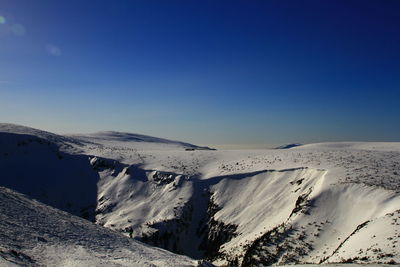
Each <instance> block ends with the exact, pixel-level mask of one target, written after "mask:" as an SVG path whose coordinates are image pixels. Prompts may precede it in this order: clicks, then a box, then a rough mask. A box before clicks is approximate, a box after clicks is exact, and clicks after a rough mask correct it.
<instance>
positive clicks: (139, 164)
mask: <svg viewBox="0 0 400 267" xmlns="http://www.w3.org/2000/svg"><path fill="white" fill-rule="evenodd" d="M3 127H5V126H3ZM18 127H19V128H18V131H17V132H18V135H17V136H19V137H18V138H25V137H24V136H25V135H33V136H35V133H34V132H33V130H31V129H30V128H27V129H26V130H25V132H24V130H23V127H21V126H18ZM5 128H7V129H8V130H7V131H6V132H7V134H8V135H10V134H13V131H12V126H9V125H8V126H7V127H5ZM1 129H2V127H1V125H0V133H1V132H2V130H1ZM36 131H37V130H36ZM39 133H40V132H39ZM21 134H24V135H23V136H22V137H21ZM4 138H5V137H4V136H3V137H2V138H0V142H1V140H2V139H4ZM12 138H16V137H15V134H14V135H13V137H12ZM40 138H42V139H44V140H47V141H48V142H49V143H51V144H54V145H55V146H56V148H57V149H56V150H55V151H56V153H55V155H57V153H63V154H62V156H63V159H66V158H68V159H70V160H69V161H68V164H67V165H64V164H65V163H60V162H62V161H63V159H57V160H58V161H60V162H58V163H57V161H56V160H55V159H52V157H53V156H50V155H52V154H51V153H53V154H54V151H53V150H49V149H47V150H46V149H44V148H41V150H38V148H37V147H36V146H35V145H33V144H31V143H29V145H28V146H17V145H16V143H15V141H13V140H14V139H10V140H11V141H9V142H8V141H7V142H4V143H6V144H7V146H6V147H8V150H11V151H13V152H12V153H10V154H8V155H7V156H6V157H4V158H1V154H0V166H1V171H2V173H3V174H4V173H6V174H7V177H8V178H7V179H8V180H7V179H5V178H3V177H6V176H2V177H1V178H0V185H4V181H8V184H7V186H8V187H11V188H14V189H16V190H19V188H18V187H17V185H18V183H19V181H23V182H21V184H26V181H25V180H24V179H26V178H25V176H24V172H23V171H15V169H16V168H17V167H16V166H17V164H18V162H20V161H19V160H20V159H23V161H24V162H29V161H32V162H37V161H39V162H40V160H38V159H37V158H36V157H35V156H34V155H35V154H37V151H39V152H40V151H41V152H40V153H42V154H39V155H42V156H43V155H46V157H47V158H48V160H50V161H49V162H52V166H55V167H54V169H53V170H54V172H51V173H50V172H48V171H47V169H48V166H47V165H46V164H44V163H39V164H37V163H35V164H31V165H33V166H34V167H32V166H31V165H29V164H28V165H27V166H30V167H29V170H30V171H29V173H30V177H31V180H32V179H33V180H36V179H39V180H40V179H42V180H41V181H43V182H42V184H43V185H46V184H47V185H48V187H47V188H48V189H49V190H50V189H51V188H53V187H54V186H55V184H57V182H54V183H53V184H52V183H51V182H49V180H52V179H60V183H63V182H62V181H64V180H68V179H70V180H71V181H75V179H76V181H82V183H83V184H85V183H87V184H88V185H87V186H86V188H92V190H93V188H95V189H94V192H95V201H94V202H95V204H94V206H92V209H87V208H86V209H85V207H86V206H87V205H86V204H83V202H81V201H80V199H85V198H77V197H75V195H74V190H75V189H74V187H70V186H65V185H64V186H63V187H62V188H63V189H64V192H65V194H66V195H71V196H74V198H76V199H79V201H78V202H75V203H76V205H75V206H77V207H78V206H79V207H80V208H81V209H82V208H83V211H86V212H87V211H88V210H89V211H90V212H93V214H95V216H93V219H94V220H95V222H96V223H97V224H100V225H104V226H105V227H106V228H111V229H114V230H116V231H120V232H122V233H125V235H126V234H127V230H128V229H129V228H132V229H133V235H134V237H135V238H136V239H139V240H142V241H143V242H146V243H148V244H151V245H155V246H158V247H162V248H166V249H168V250H170V251H173V252H177V253H180V254H186V255H189V256H191V257H194V258H197V259H201V258H206V259H208V260H210V261H212V262H213V263H214V264H216V265H225V264H229V263H232V264H236V265H242V266H260V265H261V266H265V265H270V264H293V263H334V262H358V263H396V262H397V263H400V257H399V255H400V247H399V243H398V242H399V241H400V214H399V211H400V143H366V142H361V143H360V142H358V143H355V142H353V143H348V142H347V143H321V144H310V145H303V146H298V147H293V148H290V149H270V150H238V151H232V150H231V151H212V150H198V149H197V148H195V146H191V145H188V144H185V143H179V142H175V141H165V140H164V139H157V138H152V137H145V136H140V135H131V134H126V133H115V132H111V133H110V132H106V133H99V134H92V135H74V136H70V137H66V139H63V138H55V137H54V136H53V137H51V138H53V139H51V140H49V138H46V135H43V133H41V135H40ZM18 140H19V139H18ZM20 141H21V140H19V141H18V142H20ZM34 143H35V142H34ZM50 147H52V145H50ZM192 148H195V149H196V150H194V151H192ZM0 149H2V148H1V147H0ZM13 149H14V150H13ZM24 149H25V150H24ZM42 150H43V151H45V152H43V151H42ZM24 151H25V152H24ZM49 151H50V152H49ZM51 151H53V152H51ZM7 153H8V152H7ZM39 158H40V157H39ZM54 158H57V157H56V156H54ZM1 162H3V163H1ZM10 162H12V163H13V164H11V163H10ZM70 162H74V163H70ZM78 162H79V164H81V165H79V164H78ZM1 164H3V165H1ZM67 166H70V168H69V169H70V170H69V171H67V172H66V171H65V170H67V169H68V168H67ZM87 168H89V169H90V171H89V170H87ZM58 169H60V170H61V171H59V172H58V171H57V170H58ZM84 170H85V171H84ZM81 171H83V172H82V173H81ZM78 172H79V173H81V174H82V176H77V175H76V174H75V173H78ZM40 173H45V174H46V175H44V176H45V177H47V178H46V179H44V178H40ZM58 173H59V174H60V175H57V174H58ZM92 175H94V177H93V179H91V178H90V177H91V176H92ZM77 177H80V178H77ZM29 188H30V187H29ZM38 188H41V187H38ZM55 188H56V187H55ZM56 189H57V188H56ZM36 191H37V188H36V189H35V190H33V191H32V192H26V191H24V193H27V194H30V195H32V196H34V197H35V198H38V199H39V200H41V201H45V202H46V201H47V202H46V203H49V204H51V205H53V206H57V205H58V207H59V208H63V209H64V210H67V211H70V210H68V206H67V207H64V206H62V205H61V204H57V203H55V204H54V203H51V199H46V198H44V197H43V196H42V195H40V194H39V196H38V195H37V192H36ZM39 192H40V191H39ZM90 192H92V191H90ZM35 194H36V195H35ZM79 195H82V196H83V194H82V193H79ZM90 199H91V200H93V197H91V198H90ZM61 202H62V201H61ZM75 214H79V213H75ZM79 215H81V216H82V214H79Z"/></svg>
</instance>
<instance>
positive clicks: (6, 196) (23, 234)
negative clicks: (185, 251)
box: [0, 187, 197, 266]
mask: <svg viewBox="0 0 400 267" xmlns="http://www.w3.org/2000/svg"><path fill="white" fill-rule="evenodd" d="M0 266H197V263H196V262H195V261H193V260H191V259H189V258H187V257H184V256H178V255H175V254H172V253H170V252H167V251H164V250H162V249H158V248H152V247H149V246H147V245H144V244H141V243H139V242H137V241H134V240H132V239H129V238H127V237H126V236H123V235H121V234H118V233H116V232H114V231H111V230H108V229H105V228H103V227H100V226H97V225H95V224H93V223H90V222H88V221H86V220H83V219H81V218H78V217H75V216H72V215H70V214H68V213H65V212H62V211H59V210H57V209H54V208H51V207H49V206H46V205H44V204H41V203H39V202H37V201H34V200H31V199H29V198H27V197H26V196H24V195H21V194H19V193H16V192H14V191H12V190H10V189H6V188H4V187H0Z"/></svg>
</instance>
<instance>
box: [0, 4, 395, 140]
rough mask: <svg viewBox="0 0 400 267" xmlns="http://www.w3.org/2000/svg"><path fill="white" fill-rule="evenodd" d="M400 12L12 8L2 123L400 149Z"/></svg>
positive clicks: (259, 7)
mask: <svg viewBox="0 0 400 267" xmlns="http://www.w3.org/2000/svg"><path fill="white" fill-rule="evenodd" d="M399 14H400V1H396V0H392V1H390V0H386V1H380V0H376V1H368V0H361V1H352V0H343V1H322V0H318V1H311V0H305V1H297V0H293V1H285V0H275V1H272V0H270V1H268V0H265V1H244V0H243V1H234V0H233V1H223V0H218V1H216V0H209V1H207V0H201V1H200V0H199V1H194V0H182V1H174V0H171V1H167V0H160V1H152V0H143V1H135V0H132V1H127V0H126V1H125V0H118V1H111V0H110V1H76V0H65V1H57V0H47V1H45V0H35V1H32V0H0V121H2V122H13V123H18V124H24V125H29V126H33V127H37V128H41V129H45V130H50V131H53V132H57V133H75V132H94V131H98V130H117V131H128V132H136V133H143V134H149V135H154V136H160V137H166V138H172V139H179V140H184V141H189V142H192V143H197V144H207V143H208V144H233V143H242V144H243V143H287V142H318V141H340V140H343V141H345V140H360V141H362V140H370V141H400V88H399V87H400V15H399Z"/></svg>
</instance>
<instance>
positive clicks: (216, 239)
mask: <svg viewBox="0 0 400 267" xmlns="http://www.w3.org/2000/svg"><path fill="white" fill-rule="evenodd" d="M220 209H221V208H220V207H218V205H216V204H215V203H214V201H213V199H212V197H210V201H209V204H208V209H207V214H208V221H207V223H206V224H205V225H204V227H203V231H201V232H203V234H204V238H203V241H202V243H201V245H200V248H199V249H200V250H203V251H204V258H206V259H207V260H214V259H217V258H219V257H222V256H223V255H222V254H221V253H220V252H219V249H220V247H221V246H222V245H223V244H225V243H226V242H229V241H230V240H231V239H232V238H234V237H235V236H237V233H236V229H237V225H234V224H225V223H223V222H221V221H217V220H215V219H214V215H215V214H216V213H217V212H218V211H219V210H220Z"/></svg>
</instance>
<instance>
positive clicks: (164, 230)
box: [141, 202, 193, 254]
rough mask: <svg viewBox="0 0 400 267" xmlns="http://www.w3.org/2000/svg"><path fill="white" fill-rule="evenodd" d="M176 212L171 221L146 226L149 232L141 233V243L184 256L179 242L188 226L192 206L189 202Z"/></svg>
mask: <svg viewBox="0 0 400 267" xmlns="http://www.w3.org/2000/svg"><path fill="white" fill-rule="evenodd" d="M178 212H179V214H178V215H177V218H174V219H172V220H165V221H161V222H156V223H152V224H147V227H149V228H150V229H151V231H148V232H146V233H142V237H141V241H142V242H144V243H147V244H149V245H153V246H156V247H160V248H164V249H167V250H169V251H172V252H174V253H178V254H184V248H183V246H182V244H181V240H182V239H183V238H184V237H185V231H186V230H187V229H188V228H189V226H190V222H191V218H192V213H193V206H192V204H191V203H190V202H189V203H187V204H186V205H185V206H184V207H183V208H181V210H180V211H178Z"/></svg>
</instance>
